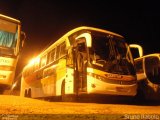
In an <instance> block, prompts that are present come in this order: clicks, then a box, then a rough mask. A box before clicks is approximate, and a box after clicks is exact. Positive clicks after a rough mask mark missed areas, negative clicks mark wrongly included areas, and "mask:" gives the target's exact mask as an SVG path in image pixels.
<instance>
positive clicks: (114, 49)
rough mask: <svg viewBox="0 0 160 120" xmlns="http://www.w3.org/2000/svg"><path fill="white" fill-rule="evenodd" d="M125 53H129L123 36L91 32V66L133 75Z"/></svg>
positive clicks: (132, 68)
mask: <svg viewBox="0 0 160 120" xmlns="http://www.w3.org/2000/svg"><path fill="white" fill-rule="evenodd" d="M127 54H129V53H128V48H127V45H126V44H125V42H124V41H123V38H119V37H115V36H110V35H107V34H104V33H103V34H102V33H101V34H99V33H92V47H91V48H89V56H90V62H91V64H92V65H93V67H98V68H99V69H101V70H103V71H106V72H110V73H115V74H122V75H127V74H132V75H135V70H134V67H133V64H132V61H131V58H130V57H129V59H128V56H129V55H127Z"/></svg>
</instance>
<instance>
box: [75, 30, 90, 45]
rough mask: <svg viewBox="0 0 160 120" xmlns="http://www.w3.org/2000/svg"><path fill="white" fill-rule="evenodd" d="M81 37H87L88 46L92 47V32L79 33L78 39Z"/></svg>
mask: <svg viewBox="0 0 160 120" xmlns="http://www.w3.org/2000/svg"><path fill="white" fill-rule="evenodd" d="M80 38H85V39H86V44H87V47H91V46H92V37H91V34H89V33H83V34H81V35H79V36H78V37H76V40H78V39H80Z"/></svg>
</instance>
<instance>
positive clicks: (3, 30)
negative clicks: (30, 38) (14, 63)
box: [0, 19, 18, 55]
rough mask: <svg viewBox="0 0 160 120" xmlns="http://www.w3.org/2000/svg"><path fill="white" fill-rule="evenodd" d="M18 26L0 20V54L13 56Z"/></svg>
mask: <svg viewBox="0 0 160 120" xmlns="http://www.w3.org/2000/svg"><path fill="white" fill-rule="evenodd" d="M17 28H18V24H16V23H13V22H9V21H6V20H3V19H0V54H5V55H8V54H14V48H15V47H16V43H17V38H18V29H17Z"/></svg>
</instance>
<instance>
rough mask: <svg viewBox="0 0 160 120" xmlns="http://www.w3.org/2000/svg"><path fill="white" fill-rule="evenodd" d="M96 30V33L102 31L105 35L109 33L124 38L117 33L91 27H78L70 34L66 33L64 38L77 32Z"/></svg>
mask: <svg viewBox="0 0 160 120" xmlns="http://www.w3.org/2000/svg"><path fill="white" fill-rule="evenodd" d="M85 29H86V30H87V29H89V30H95V31H101V32H104V33H108V34H112V35H115V36H119V37H123V36H121V35H119V34H117V33H114V32H111V31H108V30H104V29H100V28H95V27H89V26H81V27H77V28H75V29H72V30H71V31H69V32H68V33H66V34H65V35H64V36H69V35H71V34H73V33H74V32H77V31H80V30H85Z"/></svg>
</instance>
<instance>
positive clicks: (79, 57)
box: [74, 41, 87, 93]
mask: <svg viewBox="0 0 160 120" xmlns="http://www.w3.org/2000/svg"><path fill="white" fill-rule="evenodd" d="M74 59H75V60H74V61H75V62H74V64H75V65H74V66H75V69H74V73H75V74H74V80H75V84H76V85H75V86H76V87H77V88H76V92H78V93H80V92H86V91H87V46H86V42H84V41H83V42H82V41H81V42H79V43H77V46H76V49H75V53H74Z"/></svg>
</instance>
